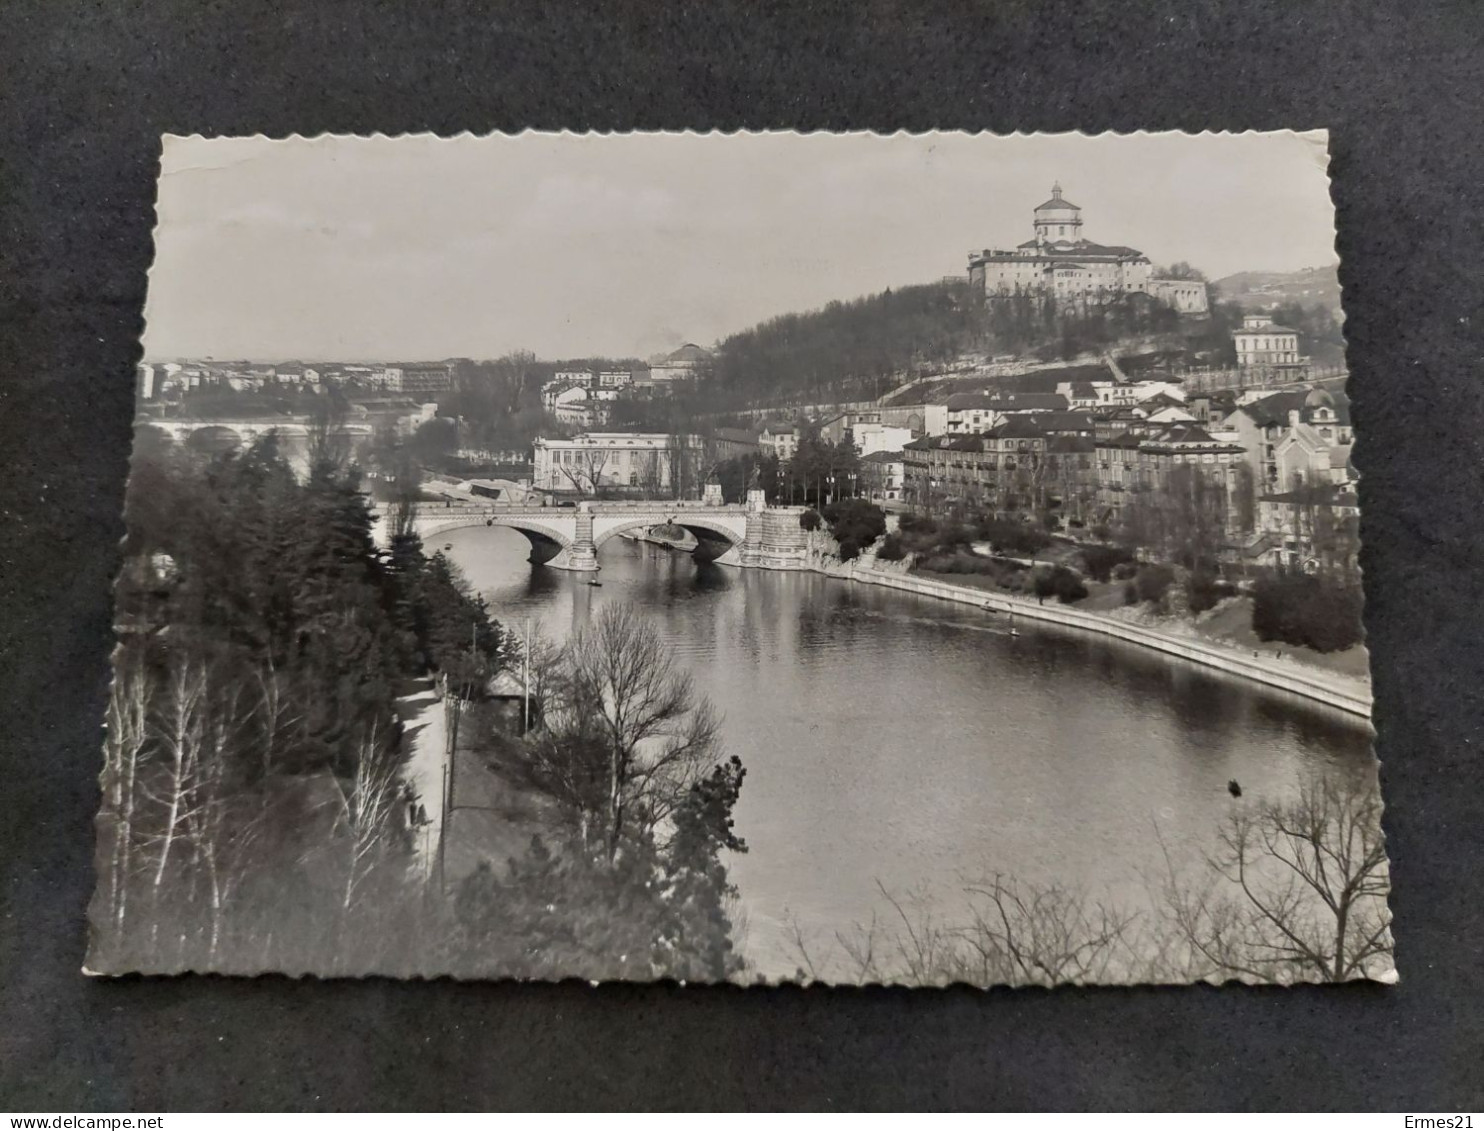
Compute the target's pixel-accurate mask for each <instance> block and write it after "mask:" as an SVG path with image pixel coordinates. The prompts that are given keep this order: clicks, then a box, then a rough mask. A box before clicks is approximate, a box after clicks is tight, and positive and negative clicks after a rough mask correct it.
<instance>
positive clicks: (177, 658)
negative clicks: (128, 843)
mask: <svg viewBox="0 0 1484 1131" xmlns="http://www.w3.org/2000/svg"><path fill="white" fill-rule="evenodd" d="M209 691H210V684H209V681H208V677H207V672H206V664H205V662H204V661H203V660H201V659H200V658H199V657H196V656H192V655H189V654H181V653H177V654H175V655H172V657H171V660H170V665H169V670H168V673H167V675H166V682H165V690H164V702H163V704H162V707H161V711H160V719H159V723H158V730H159V735H160V746H161V751H162V753H163V755H164V763H165V768H164V775H163V777H164V781H163V786H162V788H163V792H156V791H155V790H153V789H151V790H149V791H147V792H148V793H149V794H150V796H151V798H152V799H153V800H157V801H158V802H159V803H160V804H162V805H163V806H164V809H165V815H164V820H163V827H162V828H161V829H160V830H159V831H158V832H157V833H156V835H155V840H156V841H157V843H158V844H159V853H158V858H157V860H156V862H155V874H154V887H155V890H156V891H157V892H158V890H159V888H160V885H161V884H162V883H163V882H164V880H165V872H166V870H167V869H168V867H169V865H170V857H171V853H172V851H173V850H174V848H175V845H176V842H177V840H179V839H180V838H181V837H182V834H183V825H184V822H185V818H186V814H187V812H188V811H189V809H190V807H191V805H192V804H193V803H194V797H193V791H194V790H195V787H196V774H197V772H198V770H199V769H200V765H201V757H202V753H203V751H204V750H205V746H206V741H207V728H208V725H209V719H210V713H211V704H210V694H209Z"/></svg>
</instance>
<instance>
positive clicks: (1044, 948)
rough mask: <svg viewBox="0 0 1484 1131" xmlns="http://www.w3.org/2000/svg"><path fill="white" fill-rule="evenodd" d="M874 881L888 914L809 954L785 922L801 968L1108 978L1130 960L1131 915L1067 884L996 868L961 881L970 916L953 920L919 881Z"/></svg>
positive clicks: (928, 976) (1031, 979)
mask: <svg viewBox="0 0 1484 1131" xmlns="http://www.w3.org/2000/svg"><path fill="white" fill-rule="evenodd" d="M876 886H877V889H878V890H879V891H880V893H881V897H882V899H883V900H885V902H886V904H887V906H888V907H889V908H890V911H891V913H890V915H888V916H886V918H885V920H884V921H883V919H882V918H881V917H879V916H877V915H874V914H873V915H872V917H871V920H870V922H869V923H866V924H857V925H856V927H855V928H854V930H853V931H850V932H842V933H837V934H836V936H835V944H836V946H835V947H833V948H830V950H829V951H827V952H823V953H816V951H817V946H816V944H815V943H814V942H813V940H811V939H810V938H809V937H808V936H807V935H806V933H805V931H804V929H803V928H802V926H801V925H800V924H799V923H798V922H797V921H794V922H792V923H791V924H790V927H791V933H792V942H793V945H794V948H795V949H796V950H797V951H798V953H799V955H800V957H801V960H802V961H801V970H806V971H807V972H808V974H809V976H810V977H813V978H819V977H825V978H829V977H832V976H833V972H834V971H836V970H840V971H841V972H842V973H843V975H844V977H845V978H846V979H848V980H851V981H856V982H860V981H889V982H902V983H906V984H909V985H919V986H921V985H947V984H949V983H952V982H965V983H968V984H971V985H976V986H991V985H1045V986H1050V985H1056V984H1059V983H1061V982H1096V981H1107V980H1110V978H1111V977H1113V976H1115V975H1116V974H1118V973H1119V972H1120V971H1122V970H1125V969H1127V968H1128V967H1129V966H1131V965H1132V964H1133V962H1134V961H1135V955H1136V951H1137V949H1138V944H1139V939H1138V936H1137V933H1136V926H1137V916H1135V915H1133V914H1130V913H1128V912H1124V911H1122V910H1119V909H1117V908H1114V907H1110V906H1107V905H1104V904H1101V903H1096V902H1093V901H1090V900H1089V899H1088V898H1087V897H1086V896H1085V895H1083V894H1082V893H1080V892H1077V891H1074V890H1071V889H1068V888H1064V887H1060V886H1051V887H1046V888H1040V887H1036V886H1034V885H1031V884H1026V883H1023V882H1019V881H1016V880H1014V879H1012V878H1009V877H1007V876H1003V875H999V874H996V875H993V876H991V877H989V878H987V879H984V880H981V881H970V882H966V883H964V884H963V886H962V888H961V889H960V894H961V895H962V896H963V897H964V899H965V902H966V904H967V908H968V910H967V914H966V916H965V918H964V919H963V920H962V921H960V922H953V921H948V920H945V919H944V918H943V917H942V915H941V914H940V912H938V911H937V910H935V908H937V907H938V906H939V900H937V899H936V898H934V896H933V893H932V892H930V891H928V890H927V889H925V888H918V889H914V890H912V891H909V892H907V893H905V894H903V895H898V894H896V893H894V892H891V891H889V890H888V889H887V888H886V887H885V886H883V885H882V884H881V883H880V882H879V881H878V882H877V885H876ZM837 954H843V956H844V958H843V960H841V959H839V958H838V957H837ZM842 967H843V969H842Z"/></svg>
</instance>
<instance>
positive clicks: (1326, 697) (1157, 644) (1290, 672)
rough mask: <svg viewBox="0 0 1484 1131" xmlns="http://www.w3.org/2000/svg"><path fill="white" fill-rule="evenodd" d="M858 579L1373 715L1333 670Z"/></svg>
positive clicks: (1000, 599)
mask: <svg viewBox="0 0 1484 1131" xmlns="http://www.w3.org/2000/svg"><path fill="white" fill-rule="evenodd" d="M850 576H851V577H852V578H853V580H855V581H859V582H861V583H863V584H866V585H880V586H884V587H885V588H888V589H899V590H903V591H904V592H908V593H918V594H921V595H923V596H926V597H937V598H939V599H940V600H944V601H954V602H957V603H958V604H963V605H976V606H978V607H979V608H988V609H991V610H993V611H995V612H1003V613H1011V612H1013V613H1014V614H1015V615H1016V616H1019V617H1024V618H1025V619H1026V620H1036V621H1048V622H1050V623H1052V624H1061V625H1067V626H1069V627H1072V628H1080V629H1084V630H1085V631H1088V632H1096V633H1099V634H1101V635H1103V636H1112V637H1115V638H1117V639H1119V640H1125V641H1128V642H1129V643H1131V644H1139V645H1142V646H1143V647H1145V648H1153V649H1155V650H1156V651H1160V652H1164V653H1166V654H1167V655H1171V656H1179V657H1180V658H1181V659H1185V660H1189V661H1191V662H1192V663H1196V664H1202V665H1204V666H1206V667H1210V668H1216V669H1218V670H1219V671H1224V672H1228V673H1230V674H1232V675H1238V676H1241V677H1243V678H1244V679H1251V680H1255V681H1256V682H1258V683H1262V684H1266V685H1267V686H1269V687H1276V688H1280V689H1281V690H1284V691H1290V692H1292V693H1293V694H1295V695H1301V696H1303V697H1304V698H1306V699H1313V700H1315V701H1317V702H1320V703H1324V704H1327V705H1328V706H1331V707H1336V708H1338V709H1339V710H1341V711H1346V712H1348V713H1349V714H1352V715H1360V716H1361V717H1363V718H1367V719H1368V718H1370V717H1371V693H1370V688H1369V687H1368V686H1367V685H1366V684H1365V683H1364V682H1363V681H1361V680H1357V679H1352V678H1350V677H1348V676H1343V675H1340V674H1338V673H1335V674H1330V673H1327V672H1318V671H1314V670H1312V669H1306V668H1304V667H1302V666H1301V665H1299V664H1297V663H1285V662H1284V661H1282V660H1274V659H1272V658H1270V657H1257V656H1253V657H1249V656H1245V655H1243V654H1242V653H1240V652H1238V651H1236V650H1235V649H1230V648H1223V647H1221V646H1220V645H1215V644H1203V643H1201V642H1199V641H1195V640H1188V639H1182V638H1180V637H1174V636H1169V635H1166V634H1165V633H1162V632H1157V631H1155V630H1153V629H1150V628H1145V627H1144V626H1142V625H1137V624H1129V623H1127V622H1126V621H1119V620H1114V619H1113V618H1112V617H1104V616H1099V615H1098V614H1097V613H1087V612H1082V611H1081V610H1079V609H1076V608H1073V607H1071V606H1068V605H1062V604H1047V605H1042V604H1040V603H1039V602H1036V601H1029V600H1026V599H1025V598H1021V597H1012V596H1010V595H1008V594H1003V593H995V592H991V591H989V590H984V589H973V588H969V587H967V586H962V585H950V584H948V583H946V582H942V581H930V580H928V579H927V578H923V577H912V576H907V575H904V574H898V573H887V572H885V571H883V570H880V569H872V568H864V567H863V568H858V569H855V570H854V571H852V573H851V575H850Z"/></svg>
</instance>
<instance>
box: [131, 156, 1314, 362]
mask: <svg viewBox="0 0 1484 1131" xmlns="http://www.w3.org/2000/svg"><path fill="white" fill-rule="evenodd" d="M1057 180H1060V182H1061V184H1062V187H1063V189H1064V191H1065V194H1066V197H1067V199H1068V200H1071V201H1072V202H1074V203H1076V204H1077V205H1079V206H1080V207H1081V208H1082V210H1083V213H1082V218H1083V221H1084V224H1083V233H1084V235H1085V236H1086V237H1087V238H1089V239H1092V240H1095V241H1099V242H1103V243H1114V244H1126V245H1129V246H1132V247H1136V248H1138V249H1140V250H1141V251H1143V252H1144V253H1145V254H1147V255H1148V256H1149V257H1150V258H1151V259H1153V260H1154V262H1155V263H1156V264H1165V263H1170V262H1173V261H1175V260H1181V259H1184V260H1188V261H1190V262H1191V263H1193V264H1195V265H1196V266H1198V267H1200V268H1201V269H1203V270H1204V271H1206V272H1207V274H1208V275H1210V276H1211V277H1212V278H1213V279H1214V278H1218V277H1220V276H1222V275H1227V274H1230V273H1232V272H1235V271H1242V270H1277V271H1288V270H1296V269H1298V268H1301V267H1311V266H1319V265H1323V264H1331V263H1334V262H1335V251H1334V211H1333V208H1332V206H1331V203H1330V198H1329V186H1328V180H1327V173H1326V152H1325V140H1324V136H1323V134H1322V133H1311V134H1304V135H1296V134H1240V135H1201V136H1195V137H1191V136H1188V135H1185V134H1157V135H1140V136H1133V137H1118V136H1111V135H1104V136H1100V137H1094V138H1087V137H1082V136H1079V135H1056V136H1027V137H1008V138H1007V137H995V136H989V135H966V134H927V135H919V136H909V135H906V134H897V135H891V136H885V137H882V136H876V135H871V134H844V135H828V134H810V135H796V134H747V135H734V136H725V135H719V134H708V135H689V134H662V135H654V134H649V135H645V134H634V135H611V136H572V135H547V134H522V135H520V136H517V137H503V136H502V137H493V138H473V137H460V138H454V139H444V140H440V139H436V138H431V137H410V138H396V139H393V138H385V137H375V138H344V137H320V138H313V139H292V140H288V141H270V140H264V139H259V138H224V139H205V138H200V137H190V138H179V137H170V138H166V139H165V145H164V156H163V164H162V175H161V181H160V195H159V227H158V230H157V232H156V260H155V264H154V267H153V269H152V270H151V273H150V282H149V301H148V306H147V310H146V314H147V319H148V329H147V331H146V334H145V355H146V357H147V358H150V359H152V360H163V359H167V358H171V357H198V358H199V357H215V358H219V359H226V358H251V359H255V360H264V361H274V360H285V359H289V358H298V359H323V360H335V359H339V360H354V359H380V360H419V359H435V358H446V357H476V358H478V357H496V356H499V355H500V354H503V353H508V352H510V351H512V350H516V349H528V350H532V351H534V352H535V353H536V354H537V355H539V356H541V357H543V358H549V359H556V358H576V357H583V356H589V355H592V356H600V355H606V356H612V357H623V356H637V357H646V356H648V355H650V354H653V353H656V352H658V351H661V350H668V349H673V348H675V347H676V346H678V345H680V344H682V343H684V342H686V341H694V342H699V343H701V344H702V345H710V344H712V343H714V342H715V341H717V340H718V339H720V338H722V337H725V336H726V335H727V334H729V333H731V332H733V331H736V330H741V329H745V328H746V327H748V326H750V325H752V324H754V323H756V322H759V321H761V320H763V319H766V318H769V317H771V316H773V315H775V314H782V313H785V312H788V311H795V310H807V309H811V308H815V307H818V306H821V305H823V304H824V303H826V302H829V301H830V300H832V299H849V298H854V297H857V296H859V295H864V294H869V293H871V292H874V291H880V290H883V289H885V288H886V287H900V286H904V285H907V284H911V283H923V282H930V281H933V280H936V279H938V278H940V277H942V276H944V275H959V274H962V273H963V272H964V271H965V269H966V266H967V262H966V256H967V253H968V251H969V249H971V248H984V247H1013V246H1014V245H1015V244H1018V243H1020V242H1021V241H1023V240H1025V239H1028V238H1029V237H1030V235H1031V210H1032V209H1033V208H1034V207H1035V206H1036V205H1037V204H1039V203H1040V202H1041V201H1042V200H1044V199H1045V198H1046V197H1047V195H1048V193H1049V191H1050V188H1051V185H1052V182H1053V181H1057Z"/></svg>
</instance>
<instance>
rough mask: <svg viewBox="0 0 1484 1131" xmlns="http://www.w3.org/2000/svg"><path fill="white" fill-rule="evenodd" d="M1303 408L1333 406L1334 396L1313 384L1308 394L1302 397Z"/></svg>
mask: <svg viewBox="0 0 1484 1131" xmlns="http://www.w3.org/2000/svg"><path fill="white" fill-rule="evenodd" d="M1304 407H1305V408H1334V407H1335V398H1334V397H1332V396H1331V395H1330V394H1329V392H1328V391H1327V390H1325V389H1321V388H1320V387H1319V386H1318V385H1315V386H1314V387H1313V388H1312V389H1310V390H1309V395H1308V396H1307V397H1305V398H1304Z"/></svg>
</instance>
